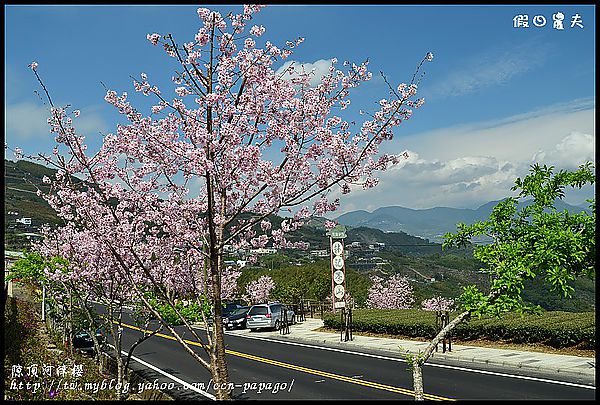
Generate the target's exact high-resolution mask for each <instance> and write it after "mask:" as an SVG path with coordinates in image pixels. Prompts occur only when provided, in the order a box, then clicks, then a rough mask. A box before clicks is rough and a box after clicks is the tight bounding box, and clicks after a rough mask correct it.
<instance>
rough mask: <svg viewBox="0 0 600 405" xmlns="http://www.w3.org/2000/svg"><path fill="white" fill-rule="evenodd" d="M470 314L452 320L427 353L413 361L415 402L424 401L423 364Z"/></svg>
mask: <svg viewBox="0 0 600 405" xmlns="http://www.w3.org/2000/svg"><path fill="white" fill-rule="evenodd" d="M470 314H471V312H470V311H465V312H463V313H461V314H459V315H458V316H457V317H456V318H454V319H453V320H452V322H450V323H449V324H448V325H446V326H445V327H444V328H442V330H441V331H439V333H438V334H437V335H436V336H435V337H434V338H433V340H432V341H431V342H429V345H428V346H427V348H426V349H425V351H424V352H423V353H421V354H419V355H418V356H415V357H414V358H413V361H412V371H413V387H414V391H415V400H416V401H422V400H423V369H422V367H423V364H425V362H426V361H427V360H429V358H430V357H431V355H432V354H433V350H434V349H435V346H436V345H437V344H438V343H439V342H440V341H441V340H442V339H444V337H446V335H447V334H448V333H449V332H450V331H451V330H452V329H454V327H455V326H456V325H458V324H459V323H461V322H462V321H463V320H465V319H466V318H467V317H468V316H469V315H470Z"/></svg>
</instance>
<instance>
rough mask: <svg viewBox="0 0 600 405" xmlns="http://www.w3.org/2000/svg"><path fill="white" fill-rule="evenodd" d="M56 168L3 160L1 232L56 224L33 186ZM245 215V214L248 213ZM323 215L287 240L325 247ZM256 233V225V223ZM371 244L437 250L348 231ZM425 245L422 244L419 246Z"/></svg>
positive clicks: (351, 238) (409, 239) (397, 237)
mask: <svg viewBox="0 0 600 405" xmlns="http://www.w3.org/2000/svg"><path fill="white" fill-rule="evenodd" d="M55 173H56V170H54V169H50V168H48V167H45V166H43V165H40V164H37V163H34V162H29V161H25V160H19V161H16V162H13V161H10V160H6V159H5V160H4V181H5V190H4V191H5V198H4V213H5V215H4V218H5V219H4V224H5V228H4V229H5V232H6V229H7V228H8V225H9V224H14V223H15V219H17V218H21V217H30V218H31V219H32V227H34V228H36V227H39V226H40V225H42V224H44V223H49V224H59V223H61V221H60V219H59V218H58V217H57V216H56V213H55V212H54V210H53V209H52V208H51V207H50V205H49V204H48V203H47V202H46V201H45V200H44V199H43V198H41V197H39V196H38V195H37V194H36V186H37V187H39V188H40V189H41V190H43V191H48V185H47V184H44V183H43V181H42V179H43V177H44V176H48V177H54V175H55ZM8 212H18V215H17V216H15V215H8ZM367 214H368V213H367ZM248 215H249V214H248ZM269 219H270V220H271V221H272V222H273V224H274V225H275V226H276V227H278V226H279V224H281V221H282V220H283V218H282V217H279V216H276V215H271V216H269ZM325 221H326V219H325V218H321V217H313V218H311V219H310V220H309V221H308V223H307V224H306V225H305V226H303V227H301V228H300V229H298V230H297V231H295V232H293V233H292V234H291V235H288V237H289V239H290V240H291V241H304V242H308V243H310V246H311V249H325V248H328V243H329V242H328V238H327V237H326V236H325V226H324V224H325ZM255 230H256V231H257V232H260V227H259V226H258V225H257V226H256V229H255ZM355 241H358V242H365V243H375V242H383V243H385V244H386V245H388V246H389V247H390V248H391V249H392V250H396V251H398V252H402V253H419V254H421V253H433V252H437V251H439V250H440V246H439V245H438V244H433V243H430V242H429V241H427V240H424V239H421V238H418V237H414V236H411V235H408V234H406V233H404V232H397V233H386V232H382V231H381V230H378V229H369V228H367V227H358V228H354V229H349V230H348V239H347V242H348V243H350V242H355ZM423 245H425V246H423Z"/></svg>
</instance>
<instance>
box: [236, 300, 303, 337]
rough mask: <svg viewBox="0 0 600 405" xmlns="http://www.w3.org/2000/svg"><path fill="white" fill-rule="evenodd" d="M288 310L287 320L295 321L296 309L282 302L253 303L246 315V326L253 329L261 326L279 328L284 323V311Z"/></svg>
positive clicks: (289, 321) (289, 322)
mask: <svg viewBox="0 0 600 405" xmlns="http://www.w3.org/2000/svg"><path fill="white" fill-rule="evenodd" d="M284 310H285V311H287V321H288V324H291V323H292V321H294V322H295V319H296V316H295V314H294V311H292V310H291V309H289V308H286V307H285V305H282V304H280V303H270V304H257V305H253V306H252V307H251V308H250V311H248V315H246V327H247V328H248V329H250V330H251V331H253V330H256V329H259V328H273V329H275V330H279V329H280V328H281V327H282V326H283V325H284V312H283V311H284Z"/></svg>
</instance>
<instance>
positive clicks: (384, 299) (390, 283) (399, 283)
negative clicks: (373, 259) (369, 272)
mask: <svg viewBox="0 0 600 405" xmlns="http://www.w3.org/2000/svg"><path fill="white" fill-rule="evenodd" d="M413 303H414V296H413V288H412V286H411V285H410V283H409V282H408V278H406V277H405V276H400V275H399V274H395V275H393V276H392V277H390V278H389V279H388V280H387V281H384V280H383V279H382V278H380V277H377V276H375V277H373V285H372V286H371V288H369V296H368V298H367V307H369V308H386V309H408V308H411V307H412V305H413Z"/></svg>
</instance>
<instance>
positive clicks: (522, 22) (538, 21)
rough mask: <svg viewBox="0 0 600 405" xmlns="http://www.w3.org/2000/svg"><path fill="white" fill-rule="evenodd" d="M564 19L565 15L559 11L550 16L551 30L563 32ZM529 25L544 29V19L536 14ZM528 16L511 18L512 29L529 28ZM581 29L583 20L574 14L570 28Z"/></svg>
mask: <svg viewBox="0 0 600 405" xmlns="http://www.w3.org/2000/svg"><path fill="white" fill-rule="evenodd" d="M564 19H565V15H564V14H563V13H561V12H560V11H558V12H556V13H554V14H552V28H553V29H555V30H559V31H560V30H564V29H565V27H564V25H563V20H564ZM531 23H532V24H533V26H535V27H538V28H540V27H544V26H545V25H546V23H547V20H546V17H545V16H543V15H541V14H538V15H535V16H533V18H532V19H531ZM529 27H530V26H529V15H527V14H517V15H516V16H514V17H513V28H529ZM575 27H578V28H583V19H582V18H581V15H579V13H575V14H574V15H573V16H572V17H571V28H575Z"/></svg>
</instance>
